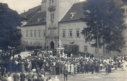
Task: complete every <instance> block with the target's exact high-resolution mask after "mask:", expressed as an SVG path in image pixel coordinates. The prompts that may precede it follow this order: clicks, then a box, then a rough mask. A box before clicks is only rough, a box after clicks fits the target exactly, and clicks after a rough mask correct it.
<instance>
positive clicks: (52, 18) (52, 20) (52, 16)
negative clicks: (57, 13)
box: [51, 13, 54, 23]
mask: <svg viewBox="0 0 127 81" xmlns="http://www.w3.org/2000/svg"><path fill="white" fill-rule="evenodd" d="M51 22H52V23H53V22H54V13H51Z"/></svg>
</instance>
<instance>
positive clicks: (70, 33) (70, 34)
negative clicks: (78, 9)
mask: <svg viewBox="0 0 127 81" xmlns="http://www.w3.org/2000/svg"><path fill="white" fill-rule="evenodd" d="M70 37H72V29H70Z"/></svg>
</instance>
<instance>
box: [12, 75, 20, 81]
mask: <svg viewBox="0 0 127 81" xmlns="http://www.w3.org/2000/svg"><path fill="white" fill-rule="evenodd" d="M13 79H14V81H19V75H18V74H17V73H14V75H13Z"/></svg>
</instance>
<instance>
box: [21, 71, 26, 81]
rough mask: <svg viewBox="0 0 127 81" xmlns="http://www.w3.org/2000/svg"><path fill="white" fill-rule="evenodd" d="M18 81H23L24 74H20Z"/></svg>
mask: <svg viewBox="0 0 127 81" xmlns="http://www.w3.org/2000/svg"><path fill="white" fill-rule="evenodd" d="M20 81H25V74H24V73H23V72H22V73H21V74H20Z"/></svg>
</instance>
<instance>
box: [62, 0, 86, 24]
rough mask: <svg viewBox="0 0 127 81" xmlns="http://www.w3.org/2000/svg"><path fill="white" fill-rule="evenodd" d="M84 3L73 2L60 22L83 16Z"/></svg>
mask: <svg viewBox="0 0 127 81" xmlns="http://www.w3.org/2000/svg"><path fill="white" fill-rule="evenodd" d="M84 3H85V2H79V3H76V4H74V5H73V6H72V7H71V9H70V10H69V11H68V12H67V14H66V15H65V16H64V17H63V19H62V20H61V22H68V21H75V20H80V19H82V18H84V17H85V16H84V9H83V8H84Z"/></svg>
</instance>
